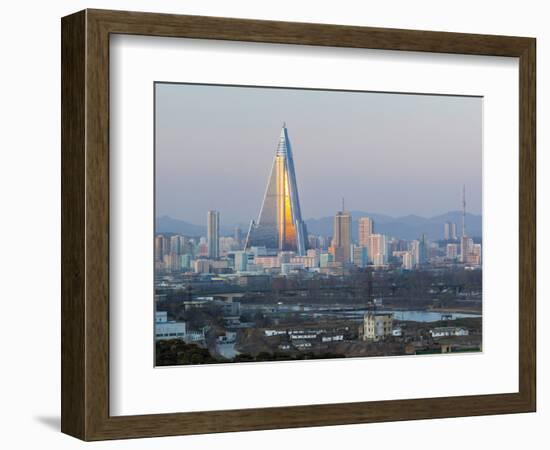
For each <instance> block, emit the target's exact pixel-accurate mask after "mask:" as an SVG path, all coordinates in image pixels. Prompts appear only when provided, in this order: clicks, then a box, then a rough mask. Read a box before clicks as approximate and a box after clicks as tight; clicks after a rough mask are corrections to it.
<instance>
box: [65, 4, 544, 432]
mask: <svg viewBox="0 0 550 450" xmlns="http://www.w3.org/2000/svg"><path fill="white" fill-rule="evenodd" d="M61 30H62V48H61V52H62V130H61V136H62V346H61V350H62V405H61V406H62V416H61V428H62V431H63V432H64V433H67V434H69V435H72V436H75V437H78V438H80V439H84V440H101V439H118V438H137V437H150V436H168V435H185V434H198V433H215V432H228V431H245V430H262V429H276V428H291V427H309V426H322V425H338V424H352V423H368V422H382V421H397V420H411V419H427V418H442V417H458V416H474V415H486V414H504V413H517V412H530V411H535V407H536V332H535V323H536V321H535V318H536V316H535V300H536V254H535V244H536V236H535V232H536V225H535V219H536V209H535V208H536V203H535V199H536V197H535V195H536V192H535V189H536V179H535V173H536V161H535V45H536V41H535V39H533V38H525V37H506V36H489V35H474V34H459V33H446V32H432V31H413V30H398V29H382V28H368V27H355V26H338V25H321V24H310V23H287V22H274V21H257V20H242V19H228V18H217V17H200V16H181V15H171V14H152V13H137V12H122V11H104V10H85V11H81V12H78V13H75V14H72V15H70V16H67V17H64V18H63V19H62V23H61ZM116 33H121V34H136V35H145V36H165V37H181V38H201V39H220V40H231V41H252V42H260V43H285V44H302V45H304V44H305V45H313V46H333V47H350V48H367V49H384V50H406V51H417V52H434V53H454V54H466V55H491V56H509V57H518V58H519V72H520V73H519V80H520V86H519V92H520V101H519V105H518V107H519V109H518V111H519V118H520V120H519V124H520V130H519V133H520V134H519V136H520V139H519V143H518V144H519V157H520V192H519V198H520V203H519V217H520V227H519V242H520V247H519V248H520V261H519V267H518V270H519V280H520V285H519V299H520V308H519V391H518V392H516V393H506V394H493V395H473V396H460V397H438V398H418V399H407V400H391V401H374V402H357V403H343V404H324V405H310V406H308V405H305V406H289V407H272V408H261V409H244V410H228V411H209V412H187V413H173V414H156V415H141V416H110V415H109V36H110V35H111V34H116Z"/></svg>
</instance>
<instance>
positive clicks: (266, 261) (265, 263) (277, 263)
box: [254, 256, 291, 269]
mask: <svg viewBox="0 0 550 450" xmlns="http://www.w3.org/2000/svg"><path fill="white" fill-rule="evenodd" d="M290 259H291V258H288V262H290ZM254 264H260V265H261V266H262V267H263V268H264V269H274V268H276V267H281V260H280V258H279V257H278V256H256V257H255V258H254Z"/></svg>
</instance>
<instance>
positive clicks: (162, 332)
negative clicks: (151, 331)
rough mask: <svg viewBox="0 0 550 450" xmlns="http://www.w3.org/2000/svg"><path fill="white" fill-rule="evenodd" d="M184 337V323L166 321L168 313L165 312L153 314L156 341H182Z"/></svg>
mask: <svg viewBox="0 0 550 450" xmlns="http://www.w3.org/2000/svg"><path fill="white" fill-rule="evenodd" d="M185 337H186V324H185V322H176V321H175V320H168V313H167V312H166V311H156V312H155V339H156V340H157V341H160V340H167V339H181V340H182V341H183V340H185Z"/></svg>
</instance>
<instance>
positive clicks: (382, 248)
mask: <svg viewBox="0 0 550 450" xmlns="http://www.w3.org/2000/svg"><path fill="white" fill-rule="evenodd" d="M367 248H368V255H369V261H370V262H372V263H373V264H375V265H384V264H387V262H388V240H387V238H386V235H385V234H371V235H370V236H369V242H368V245H367Z"/></svg>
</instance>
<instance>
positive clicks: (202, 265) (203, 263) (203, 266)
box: [195, 259, 211, 273]
mask: <svg viewBox="0 0 550 450" xmlns="http://www.w3.org/2000/svg"><path fill="white" fill-rule="evenodd" d="M210 262H211V261H210V260H208V259H197V260H196V261H195V272H196V273H210Z"/></svg>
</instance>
